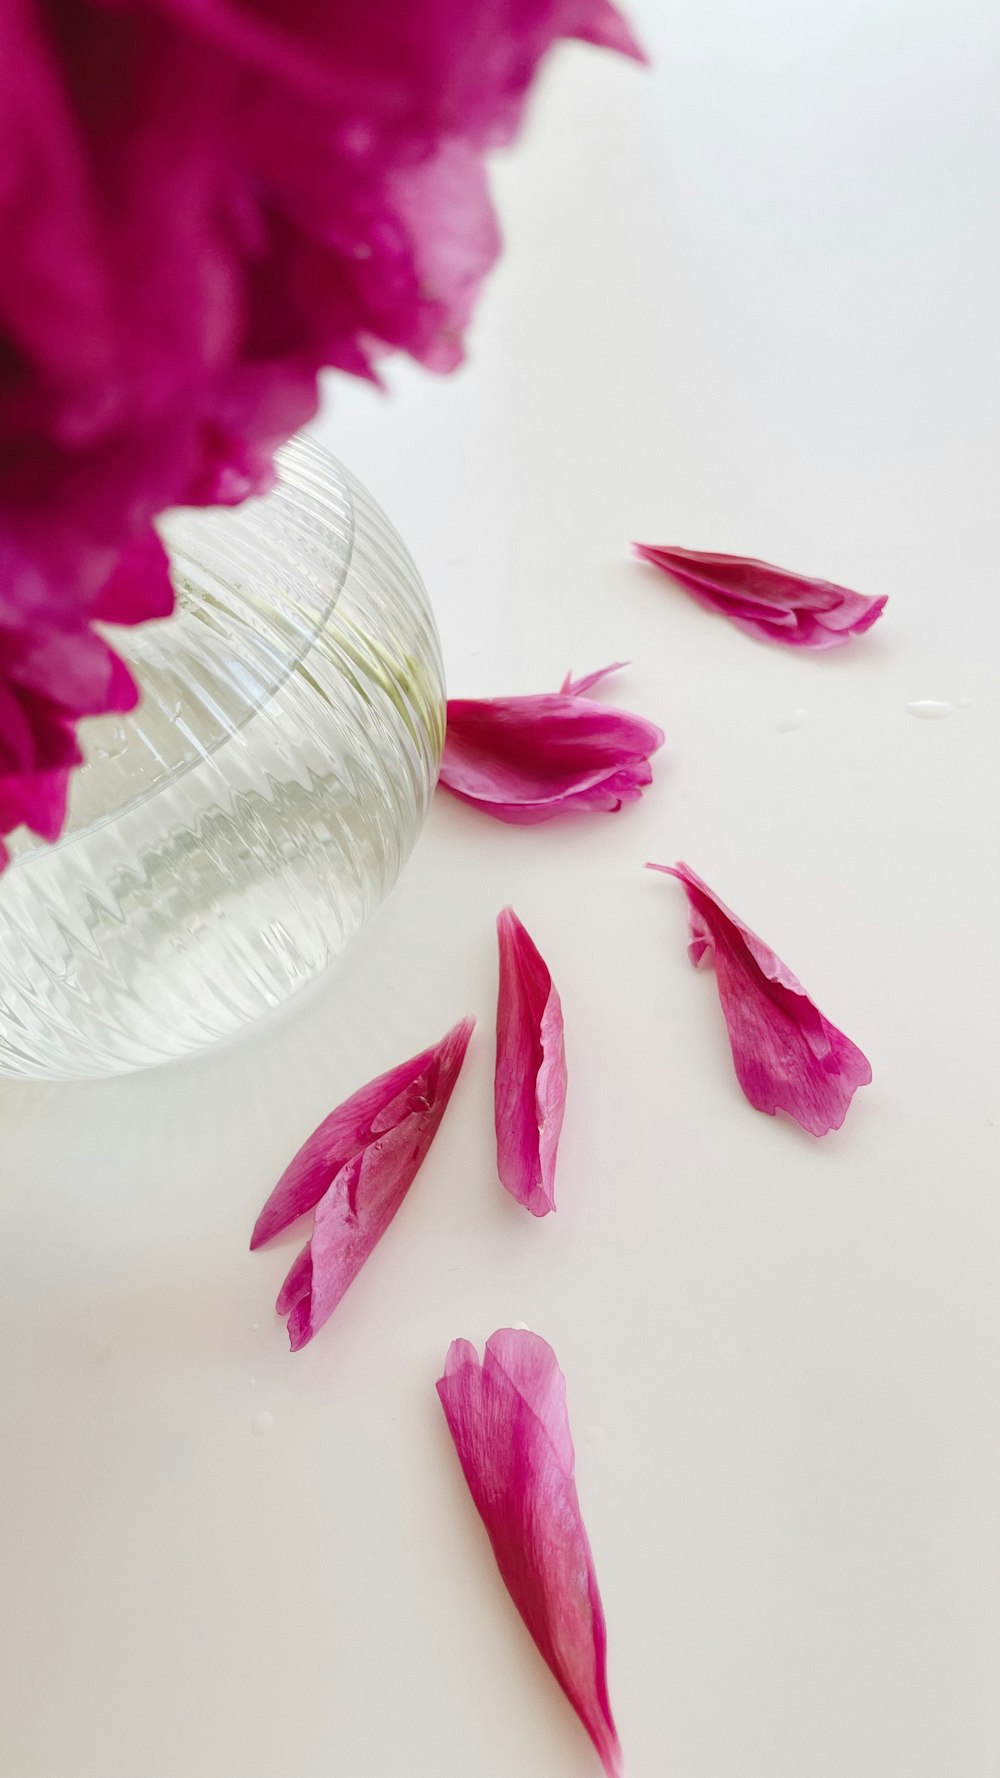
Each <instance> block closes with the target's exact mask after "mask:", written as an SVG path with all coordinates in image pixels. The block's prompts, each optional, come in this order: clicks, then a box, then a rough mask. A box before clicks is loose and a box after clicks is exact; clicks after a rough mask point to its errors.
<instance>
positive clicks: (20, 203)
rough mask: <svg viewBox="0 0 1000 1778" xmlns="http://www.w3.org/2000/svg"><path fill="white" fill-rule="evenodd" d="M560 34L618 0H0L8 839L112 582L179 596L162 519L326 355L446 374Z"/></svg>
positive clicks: (48, 784) (300, 396)
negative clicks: (501, 157) (497, 207)
mask: <svg viewBox="0 0 1000 1778" xmlns="http://www.w3.org/2000/svg"><path fill="white" fill-rule="evenodd" d="M560 37H578V38H584V39H586V40H588V41H590V42H593V43H595V44H602V45H605V46H607V47H609V48H614V49H618V50H621V51H623V52H625V53H626V54H636V53H637V52H636V50H635V46H634V44H633V42H632V39H631V37H630V35H629V33H628V30H627V28H626V26H625V25H624V23H623V22H622V20H621V19H620V18H619V16H618V14H617V13H616V12H615V11H614V10H613V9H612V7H611V6H610V4H609V0H509V3H508V4H506V5H505V6H504V7H502V8H497V7H496V6H495V5H494V4H492V0H449V4H447V5H444V4H441V0H367V4H365V5H362V6H359V5H354V4H349V3H348V0H326V3H325V4H323V5H316V4H314V3H309V0H284V3H283V4H281V5H278V4H276V3H273V0H256V3H250V0H116V3H115V4H114V5H110V4H101V3H100V0H51V3H50V4H46V5H43V4H42V3H41V0H0V43H2V45H3V53H2V56H0V684H2V685H3V687H4V690H5V693H7V694H9V696H5V697H4V699H3V700H2V707H0V775H2V776H0V783H2V786H3V788H2V791H0V823H5V824H6V825H5V826H0V831H7V830H9V827H10V826H12V825H14V824H16V821H17V820H20V819H27V820H29V821H31V822H32V823H33V824H35V825H38V827H39V830H40V831H45V832H46V833H51V832H52V831H54V830H55V829H57V828H58V824H59V823H58V812H59V809H60V808H61V800H62V797H63V795H64V790H65V777H64V776H63V777H62V779H61V780H60V781H59V783H60V786H61V787H56V786H55V781H54V780H53V779H52V778H51V773H52V772H57V773H62V774H65V771H66V770H67V769H68V767H69V765H71V764H72V763H73V761H74V760H75V758H76V757H77V753H76V746H75V742H74V740H73V725H74V722H75V720H76V718H77V717H79V716H80V715H82V714H85V713H87V712H89V711H93V710H98V709H108V708H114V707H117V706H116V705H114V704H113V703H109V702H107V701H106V700H107V699H108V698H109V697H112V698H113V697H114V696H115V695H117V693H115V692H114V691H113V690H111V689H109V688H108V687H105V688H104V689H103V690H101V689H99V688H97V687H96V686H91V687H90V688H89V689H88V690H87V691H86V692H85V693H83V692H81V691H80V689H79V687H77V686H76V685H75V683H74V685H73V686H71V685H70V682H69V679H68V678H66V677H65V672H66V669H65V659H66V657H67V653H68V652H73V651H74V650H75V649H77V648H79V649H80V650H81V651H82V652H83V653H85V654H88V655H89V658H91V659H92V660H95V661H96V659H97V655H96V653H95V652H94V650H93V649H88V648H87V647H85V646H84V644H85V643H86V639H87V636H88V633H89V632H88V626H89V624H90V622H91V621H92V620H93V619H95V618H100V617H102V616H107V615H109V613H108V610H107V605H108V600H109V594H108V593H107V592H105V591H104V589H105V588H106V586H107V583H108V582H109V578H110V577H112V576H115V577H116V578H117V583H118V584H117V590H116V592H115V594H114V607H115V617H116V620H117V621H119V622H130V621H139V620H140V619H142V618H143V617H146V616H148V615H151V614H152V612H154V611H162V610H163V609H164V608H165V606H166V605H167V604H168V595H167V593H166V587H165V581H164V572H163V562H162V558H161V557H158V555H157V552H156V550H155V548H154V547H153V545H152V543H151V533H150V525H151V522H152V520H153V519H154V517H155V516H156V514H157V513H159V512H161V511H162V510H164V508H166V507H169V506H173V505H178V504H189V503H190V504H199V505H202V504H211V503H214V502H232V501H236V500H240V499H242V498H243V497H244V496H245V495H247V494H248V493H250V492H253V491H255V490H259V489H261V488H262V487H264V486H265V485H266V483H267V480H268V477H269V475H270V465H271V458H272V454H273V451H274V449H275V447H276V446H277V445H278V444H279V443H280V442H281V441H282V440H283V439H285V438H287V437H288V436H289V435H290V434H291V433H292V432H294V431H295V430H296V429H297V428H298V427H299V426H301V425H302V424H303V422H304V421H305V420H307V419H308V418H309V416H310V415H311V414H312V412H313V410H314V407H315V403H316V377H317V373H318V372H319V371H320V370H321V369H322V368H323V367H324V366H334V367H336V368H338V369H341V370H345V371H349V372H351V373H353V374H355V375H359V376H374V374H375V366H376V364H377V361H378V359H379V358H380V356H381V355H382V354H384V353H385V352H387V351H390V350H399V351H404V352H408V353H410V354H411V355H412V356H413V357H414V358H417V359H419V360H420V362H421V363H423V364H426V365H428V366H429V367H430V368H432V369H434V370H440V371H447V370H450V369H452V368H453V367H454V366H455V365H456V364H457V363H458V361H459V359H460V357H461V352H462V344H461V335H462V330H463V328H464V327H465V325H466V323H467V321H468V319H469V315H470V312H471V309H472V306H473V303H474V301H475V297H476V294H477V291H478V289H479V285H480V283H481V281H482V279H483V276H484V275H485V273H486V272H487V270H488V269H489V267H490V265H491V264H492V262H493V260H494V258H495V257H496V253H497V249H498V236H497V229H496V223H495V220H494V217H493V212H492V209H491V206H490V201H489V194H488V190H487V186H486V179H485V173H484V166H483V156H484V153H485V151H486V150H488V149H490V148H493V147H496V146H497V145H499V144H501V143H503V142H506V141H508V140H509V139H510V138H511V137H512V136H513V134H514V132H515V131H516V129H517V126H518V123H519V120H520V115H521V111H522V108H523V103H524V98H525V94H526V92H527V90H528V87H529V86H530V83H531V81H532V78H533V76H534V73H535V70H536V68H537V65H538V62H539V60H540V59H541V57H542V56H543V55H544V54H545V52H546V50H547V49H548V48H549V47H550V45H551V44H552V43H553V42H554V41H555V40H556V39H557V38H560ZM50 650H54V651H55V653H56V654H58V656H59V660H60V662H62V663H63V664H62V665H60V666H59V667H58V668H56V667H55V666H53V668H52V673H51V676H50V675H49V672H48V670H46V671H45V672H44V673H43V674H42V680H41V683H40V684H38V683H36V680H37V674H38V672H39V671H40V670H41V669H40V663H41V662H42V661H43V659H45V658H47V653H48V651H50ZM25 651H27V652H28V653H29V654H31V657H32V660H33V663H34V665H33V667H32V668H31V669H29V670H28V673H29V679H31V681H32V682H31V684H30V686H28V683H27V681H26V680H24V679H21V678H19V677H18V668H17V662H19V661H20V660H21V659H22V657H23V655H24V653H25ZM80 670H81V671H82V669H80ZM71 677H72V676H70V678H71ZM22 685H23V686H25V687H26V689H25V691H24V692H23V693H22V691H21V690H20V689H18V688H19V687H21V686H22ZM81 697H83V698H84V703H81V701H80V699H81ZM26 698H27V700H28V701H27V702H25V699H26ZM38 699H40V700H42V702H43V703H44V705H45V708H44V710H39V709H36V707H35V701H36V700H38ZM95 700H96V701H95ZM102 700H103V701H102ZM12 702H13V705H17V707H18V709H19V710H20V711H21V713H22V714H23V715H24V717H25V722H24V723H21V724H19V723H18V721H17V720H16V719H15V717H14V715H12V714H11V710H12ZM57 729H58V736H59V739H58V743H57V741H56V738H55V734H56V730H57Z"/></svg>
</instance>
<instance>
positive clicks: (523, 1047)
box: [493, 908, 566, 1216]
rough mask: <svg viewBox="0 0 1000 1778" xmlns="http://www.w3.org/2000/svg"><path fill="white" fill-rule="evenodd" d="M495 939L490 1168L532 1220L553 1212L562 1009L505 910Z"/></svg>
mask: <svg viewBox="0 0 1000 1778" xmlns="http://www.w3.org/2000/svg"><path fill="white" fill-rule="evenodd" d="M497 939H498V942H499V946H500V992H499V994H498V996H497V1063H496V1079H495V1082H494V1092H493V1103H494V1115H495V1120H496V1132H497V1169H498V1171H499V1174H500V1178H501V1180H502V1182H503V1184H504V1185H505V1186H506V1188H507V1190H508V1191H509V1192H510V1194H511V1196H512V1197H514V1198H516V1199H517V1201H518V1203H519V1204H523V1205H524V1207H525V1209H526V1210H530V1211H531V1214H532V1216H546V1215H547V1214H548V1212H549V1211H550V1210H554V1209H555V1207H556V1200H555V1171H556V1150H557V1148H558V1146H559V1132H560V1130H561V1129H562V1121H563V1108H564V1106H565V1104H566V1051H565V1048H564V1045H563V1016H562V1006H561V1004H560V1000H559V995H558V994H557V993H556V990H555V988H554V987H553V985H552V977H551V975H550V974H549V971H548V967H547V965H546V963H545V960H544V958H543V957H542V956H541V953H540V952H539V950H538V949H537V947H536V945H535V944H534V943H533V941H532V940H531V938H530V937H529V936H528V934H527V932H526V931H525V929H524V927H523V926H522V925H521V922H520V920H519V919H518V917H517V915H516V914H515V912H514V910H513V908H504V910H503V912H502V913H501V914H499V915H498V916H497Z"/></svg>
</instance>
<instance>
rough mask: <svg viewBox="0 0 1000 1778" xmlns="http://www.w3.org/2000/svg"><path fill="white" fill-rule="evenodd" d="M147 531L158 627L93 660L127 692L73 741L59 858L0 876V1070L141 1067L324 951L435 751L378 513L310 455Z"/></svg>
mask: <svg viewBox="0 0 1000 1778" xmlns="http://www.w3.org/2000/svg"><path fill="white" fill-rule="evenodd" d="M278 468H279V480H278V484H277V486H276V487H275V488H274V490H273V491H272V492H271V493H269V494H268V495H266V496H265V497H264V498H262V499H259V500H253V501H248V502H247V503H246V504H245V505H243V506H241V507H237V508H234V509H229V510H210V511H185V512H182V513H179V514H175V515H173V516H172V517H171V519H170V520H169V521H168V523H167V525H166V526H165V528H164V537H165V541H166V543H167V546H168V548H169V550H170V553H171V558H172V565H173V574H174V582H175V586H176V589H177V595H178V597H177V611H176V613H175V615H174V616H173V617H172V618H171V619H169V620H168V621H166V622H164V623H154V624H147V625H145V626H143V627H142V628H141V629H138V630H135V631H116V632H113V633H112V640H113V641H114V644H115V646H116V647H117V648H118V649H119V652H121V653H123V654H124V655H125V656H126V657H127V659H128V661H129V664H130V665H131V666H132V668H133V670H134V671H135V673H136V676H137V678H138V679H139V681H140V684H141V686H142V690H143V696H142V702H141V704H140V706H139V708H138V710H136V711H135V712H134V713H133V714H132V715H130V716H128V717H125V718H119V717H107V718H101V719H100V720H98V721H94V722H92V723H89V724H86V725H85V726H84V735H83V739H84V745H85V750H86V753H87V764H86V765H85V766H84V767H83V768H82V769H81V770H80V771H79V772H77V774H76V776H75V780H74V784H73V788H72V793H71V799H70V811H69V819H68V822H67V826H66V830H65V832H64V834H63V837H62V839H61V840H60V841H59V842H58V843H57V844H56V845H55V846H44V845H42V844H41V843H39V842H38V841H36V840H34V839H33V838H32V836H30V835H22V836H20V837H19V838H18V840H17V841H16V843H15V844H14V846H13V847H12V853H13V858H12V863H11V865H10V866H9V868H8V870H7V871H6V872H5V874H4V875H3V876H2V877H0V1072H3V1073H6V1074H10V1075H20V1076H35V1077H50V1078H52V1077H55V1078H66V1077H79V1076H87V1075H102V1074H110V1073H118V1072H123V1071H126V1070H129V1069H136V1068H143V1067H148V1066H150V1065H151V1064H154V1063H158V1062H164V1061H167V1060H169V1059H171V1058H174V1057H179V1056H183V1055H186V1054H188V1053H189V1052H190V1051H193V1050H197V1049H199V1048H201V1047H203V1046H204V1045H206V1044H212V1043H215V1042H217V1041H218V1040H219V1039H221V1038H226V1037H230V1036H232V1035H233V1034H234V1033H236V1032H238V1031H240V1030H241V1029H243V1027H245V1026H247V1025H249V1024H250V1023H252V1022H253V1021H254V1020H256V1019H258V1018H260V1017H261V1015H262V1014H264V1013H267V1012H268V1011H269V1010H271V1009H272V1008H275V1007H277V1006H279V1005H280V1004H281V1003H282V1002H283V1001H285V1000H287V999H288V998H289V996H290V995H292V994H294V993H296V992H297V991H298V990H299V989H300V988H302V987H303V986H304V985H305V984H306V983H307V982H309V981H311V980H313V979H314V978H315V977H316V976H317V975H319V973H320V972H321V971H322V970H323V969H325V968H326V966H327V965H328V964H329V963H330V962H331V960H332V959H333V958H335V957H337V956H338V955H339V953H340V952H341V951H342V950H343V949H344V947H345V945H346V944H347V943H348V942H349V940H350V939H351V938H352V937H353V936H354V934H355V933H356V932H357V931H358V929H359V928H360V927H361V926H362V925H363V924H364V921H365V920H366V919H367V917H368V915H369V914H370V913H371V912H372V910H373V909H374V908H375V907H376V906H377V904H378V903H379V902H380V901H381V900H382V899H383V897H384V896H385V895H386V894H387V893H388V891H389V890H390V889H391V887H392V885H393V883H394V882H395V880H396V877H397V876H398V874H399V871H400V869H401V868H402V865H403V863H404V862H405V860H406V858H407V856H408V854H409V852H410V850H411V848H412V846H413V843H414V841H415V839H416V837H417V834H418V833H419V830H420V827H421V824H422V822H423V820H424V816H425V814H426V811H427V807H428V804H429V800H430V796H431V793H432V790H433V787H434V784H435V782H436V779H437V772H438V767H439V764H440V756H441V748H442V745H443V741H444V682H443V673H442V667H441V656H440V648H439V643H438V636H437V631H436V628H435V625H434V620H433V616H432V614H431V610H430V607H429V605H428V602H427V598H426V594H425V592H424V589H423V586H422V584H421V581H420V578H419V576H418V574H417V572H416V569H415V568H414V565H413V563H412V561H411V559H410V557H409V555H408V554H407V552H406V550H405V549H404V547H403V545H402V543H401V542H400V540H399V537H398V536H397V535H396V533H395V531H394V530H393V529H392V527H391V525H390V524H389V523H388V521H387V520H386V518H385V516H384V515H383V513H382V512H381V511H380V510H379V508H378V507H377V506H376V505H375V503H374V501H373V500H372V499H371V498H370V496H369V495H368V494H367V493H366V492H365V491H364V489H363V488H362V487H360V486H359V484H358V483H357V482H356V481H355V480H354V479H353V477H351V476H350V475H349V474H348V473H347V471H346V470H344V469H343V468H342V467H341V466H340V465H339V464H337V463H336V462H335V461H334V460H333V458H331V457H330V456H329V455H328V454H327V453H326V452H325V451H323V450H321V449H320V448H319V447H317V446H316V445H315V444H313V443H311V442H309V441H307V440H303V439H297V440H294V441H293V442H292V443H291V444H289V445H288V446H286V447H285V448H284V449H283V450H282V451H281V452H280V453H279V458H278Z"/></svg>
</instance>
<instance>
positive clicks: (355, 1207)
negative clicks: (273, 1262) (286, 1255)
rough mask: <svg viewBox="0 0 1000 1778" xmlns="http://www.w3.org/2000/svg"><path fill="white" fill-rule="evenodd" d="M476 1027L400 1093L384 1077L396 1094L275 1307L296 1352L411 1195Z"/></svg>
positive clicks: (324, 1206) (444, 1046) (326, 1197)
mask: <svg viewBox="0 0 1000 1778" xmlns="http://www.w3.org/2000/svg"><path fill="white" fill-rule="evenodd" d="M472 1026H473V1021H472V1020H471V1019H464V1020H463V1021H462V1023H461V1024H460V1025H456V1026H455V1028H454V1030H453V1031H449V1033H448V1035H447V1037H445V1038H443V1039H442V1041H441V1043H439V1044H438V1045H437V1047H436V1049H435V1050H434V1051H433V1052H430V1053H431V1054H432V1055H433V1058H434V1060H433V1061H432V1062H431V1063H430V1064H429V1065H428V1066H427V1067H426V1068H425V1069H423V1070H422V1072H421V1073H420V1074H419V1075H418V1076H417V1077H416V1081H413V1080H411V1081H410V1083H409V1085H408V1086H407V1087H405V1088H404V1090H403V1091H402V1092H395V1093H393V1089H394V1087H395V1086H396V1085H397V1082H396V1080H395V1078H394V1077H395V1075H396V1074H397V1072H398V1071H397V1070H395V1069H394V1070H392V1071H391V1073H390V1074H389V1075H383V1076H382V1077H381V1079H382V1081H383V1083H384V1082H385V1081H389V1082H390V1085H389V1088H388V1091H389V1092H390V1093H393V1096H392V1097H391V1098H388V1099H385V1100H384V1103H383V1107H382V1110H381V1111H379V1112H377V1113H376V1114H375V1115H374V1116H373V1117H371V1119H370V1135H369V1140H368V1141H367V1142H366V1143H365V1144H364V1145H363V1146H362V1147H360V1148H359V1149H358V1150H357V1151H356V1152H355V1153H354V1154H353V1155H352V1156H351V1157H350V1159H349V1160H347V1161H345V1163H344V1165H343V1166H342V1167H340V1168H339V1169H338V1171H337V1173H336V1174H335V1175H334V1178H333V1179H332V1180H331V1181H330V1183H329V1185H328V1186H327V1188H326V1190H325V1191H324V1193H323V1195H322V1196H321V1198H320V1199H319V1201H318V1203H317V1204H316V1214H315V1217H314V1219H313V1230H312V1234H311V1236H310V1238H309V1240H308V1241H307V1242H306V1245H305V1247H304V1248H303V1249H302V1251H301V1253H299V1254H298V1256H297V1258H296V1259H295V1260H294V1261H293V1263H292V1267H291V1270H290V1271H289V1273H288V1276H287V1278H286V1279H285V1282H284V1284H283V1285H282V1287H281V1290H280V1292H279V1295H278V1300H277V1303H276V1305H275V1307H276V1308H277V1311H278V1314H279V1315H287V1317H288V1340H289V1344H290V1346H291V1349H292V1351H293V1352H297V1351H299V1349H300V1348H301V1347H302V1346H306V1345H308V1343H309V1341H310V1340H311V1339H313V1338H314V1336H315V1335H316V1334H317V1333H318V1332H319V1330H320V1328H321V1327H322V1326H323V1323H324V1322H325V1321H328V1320H329V1318H330V1316H331V1315H332V1314H333V1311H334V1309H335V1308H336V1307H337V1305H338V1303H339V1302H340V1300H341V1298H342V1297H343V1295H344V1292H345V1291H346V1290H347V1289H348V1287H349V1285H351V1284H353V1282H354V1280H355V1278H356V1277H357V1275H358V1273H359V1272H360V1270H361V1268H362V1266H363V1265H364V1263H365V1261H366V1260H367V1259H368V1257H369V1255H370V1254H371V1253H372V1252H373V1250H374V1249H375V1247H376V1246H377V1245H378V1243H379V1241H380V1240H381V1239H382V1236H383V1235H384V1234H385V1231H386V1229H387V1228H388V1227H389V1224H390V1223H391V1221H392V1219H393V1217H394V1216H395V1215H396V1212H397V1210H398V1209H399V1207H400V1205H401V1204H402V1202H403V1199H404V1198H405V1197H406V1194H407V1192H408V1191H409V1189H410V1186H411V1185H412V1184H413V1181H414V1179H415V1178H416V1176H417V1173H418V1172H419V1170H420V1167H421V1165H422V1163H423V1160H424V1157H425V1156H426V1154H427V1151H428V1149H429V1148H430V1145H431V1143H432V1142H433V1140H434V1137H435V1136H436V1135H437V1131H438V1127H439V1125H440V1123H441V1119H442V1117H443V1116H444V1113H445V1109H446V1107H447V1104H448V1101H449V1099H450V1098H451V1095H452V1091H453V1089H454V1086H455V1082H456V1080H457V1079H458V1075H459V1071H460V1069H461V1066H462V1062H463V1061H464V1059H465V1052H466V1049H467V1047H468V1043H469V1038H470V1036H471V1034H472ZM375 1085H377V1083H376V1082H372V1086H375ZM358 1096H359V1095H355V1097H356V1098H357V1097H358ZM342 1109H343V1108H342Z"/></svg>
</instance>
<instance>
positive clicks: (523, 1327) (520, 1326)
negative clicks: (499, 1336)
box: [511, 1321, 531, 1333]
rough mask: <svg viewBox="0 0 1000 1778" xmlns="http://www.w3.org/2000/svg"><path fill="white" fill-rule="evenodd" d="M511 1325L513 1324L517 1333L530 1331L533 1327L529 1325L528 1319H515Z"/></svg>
mask: <svg viewBox="0 0 1000 1778" xmlns="http://www.w3.org/2000/svg"><path fill="white" fill-rule="evenodd" d="M511 1325H512V1326H513V1329H514V1332H515V1333H530V1332H531V1329H530V1327H529V1326H528V1323H527V1322H526V1321H514V1322H512V1324H511Z"/></svg>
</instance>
